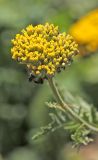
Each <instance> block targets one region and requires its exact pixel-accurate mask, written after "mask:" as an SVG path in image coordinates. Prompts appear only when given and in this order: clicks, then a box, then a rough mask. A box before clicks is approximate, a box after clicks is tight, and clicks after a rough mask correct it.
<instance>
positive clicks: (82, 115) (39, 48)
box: [11, 23, 98, 145]
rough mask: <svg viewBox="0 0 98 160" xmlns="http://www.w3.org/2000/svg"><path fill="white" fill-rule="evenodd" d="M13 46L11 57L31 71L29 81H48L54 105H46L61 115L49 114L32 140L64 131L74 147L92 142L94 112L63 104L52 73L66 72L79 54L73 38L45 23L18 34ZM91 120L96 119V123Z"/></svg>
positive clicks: (70, 104)
mask: <svg viewBox="0 0 98 160" xmlns="http://www.w3.org/2000/svg"><path fill="white" fill-rule="evenodd" d="M12 44H13V47H12V49H11V54H12V58H13V59H14V60H17V61H18V62H19V63H21V64H25V65H26V67H27V68H28V70H29V72H30V77H29V80H30V81H32V80H33V81H34V82H35V83H43V82H44V80H47V81H48V82H49V85H50V88H51V89H52V91H53V94H54V96H55V98H56V100H57V103H53V104H52V103H48V106H49V107H51V108H54V109H56V110H58V113H59V112H60V113H61V114H56V115H55V114H53V113H52V114H51V118H52V120H53V121H52V122H51V123H50V124H49V125H47V126H45V127H42V128H41V132H38V134H37V135H35V136H34V137H33V138H37V137H38V136H39V135H42V134H45V133H47V132H49V131H51V132H53V131H55V130H56V129H59V128H63V129H67V130H69V133H70V134H71V138H72V139H73V141H74V142H75V144H76V145H78V144H80V143H83V144H87V143H88V142H89V141H91V139H90V138H89V137H88V134H89V133H91V131H93V132H98V128H97V127H95V126H94V124H93V123H97V122H98V119H97V115H96V111H95V110H94V112H93V111H92V109H91V110H89V109H88V108H85V107H82V109H81V107H78V108H76V107H75V106H74V103H70V102H71V101H70V102H67V101H66V102H64V100H63V98H62V96H61V93H60V91H59V90H58V88H57V86H56V84H55V81H54V75H55V73H56V72H57V73H58V72H60V71H61V70H62V69H65V68H66V67H67V66H68V65H69V64H70V63H71V62H72V60H73V57H74V56H75V55H76V54H78V53H79V52H78V45H77V43H76V42H75V41H74V39H73V38H72V36H70V35H67V34H66V33H65V32H64V33H60V32H59V29H58V27H57V26H56V27H55V26H54V25H53V24H48V23H46V24H45V25H37V26H34V27H33V26H32V25H29V26H28V27H27V28H26V29H25V30H22V32H21V34H17V35H16V37H15V39H13V40H12ZM86 114H87V116H86ZM93 116H94V118H93ZM62 117H63V120H62ZM90 117H92V121H91V118H90ZM57 119H59V122H60V121H61V122H60V123H59V124H58V121H57ZM93 119H94V120H95V119H96V122H95V121H94V120H93Z"/></svg>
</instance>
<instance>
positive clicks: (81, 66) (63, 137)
mask: <svg viewBox="0 0 98 160" xmlns="http://www.w3.org/2000/svg"><path fill="white" fill-rule="evenodd" d="M97 7H98V6H97V0H93V1H89V0H86V1H85V0H83V1H81V0H70V1H69V0H28V1H27V0H0V154H1V156H0V160H11V159H12V160H20V159H21V160H22V159H23V160H31V159H32V160H33V159H34V160H59V159H60V160H61V158H60V157H64V158H62V159H66V154H65V152H62V150H63V148H65V144H66V143H67V142H69V135H68V134H67V133H66V132H62V131H56V132H55V133H52V134H50V135H47V136H46V137H42V138H40V139H39V140H36V141H33V140H32V135H33V134H34V133H35V132H36V129H37V128H39V127H40V126H43V125H47V124H48V123H49V122H50V118H49V117H48V110H49V109H48V107H47V106H46V105H45V102H47V101H50V100H51V101H52V100H53V97H52V96H51V95H52V93H51V91H50V89H49V87H48V84H47V82H46V83H45V84H44V85H35V84H34V83H29V82H28V73H27V71H26V69H25V67H24V66H22V65H19V64H17V63H15V62H13V60H12V59H11V55H10V48H11V39H12V38H13V37H14V35H15V34H16V33H18V32H19V31H20V29H22V28H25V26H27V25H28V24H31V23H32V24H33V25H36V24H39V23H44V22H52V23H54V24H56V25H58V26H60V30H61V31H67V30H69V27H70V26H71V24H72V23H73V22H74V21H75V20H77V19H79V18H80V16H83V15H85V14H86V13H87V12H88V11H90V10H92V9H93V8H97ZM56 79H57V80H58V82H59V85H60V87H61V89H62V92H63V91H64V90H65V89H66V90H69V91H71V92H72V93H73V94H75V95H79V96H82V97H83V98H85V99H86V100H87V101H89V103H93V104H94V105H95V106H96V107H97V106H98V98H97V93H98V53H95V54H93V56H90V57H87V58H86V59H85V58H83V59H81V60H79V61H76V62H75V63H74V64H73V65H71V66H70V67H69V68H68V69H67V70H66V71H64V72H63V73H61V74H59V75H56ZM64 92H65V91H64ZM60 154H62V156H60ZM74 159H75V160H76V158H74ZM67 160H68V158H67ZM69 160H71V159H69Z"/></svg>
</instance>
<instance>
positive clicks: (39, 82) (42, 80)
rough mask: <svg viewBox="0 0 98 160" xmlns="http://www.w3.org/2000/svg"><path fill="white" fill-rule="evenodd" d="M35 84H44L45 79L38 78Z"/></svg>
mask: <svg viewBox="0 0 98 160" xmlns="http://www.w3.org/2000/svg"><path fill="white" fill-rule="evenodd" d="M34 82H35V83H37V84H43V82H44V79H42V78H38V79H35V80H34Z"/></svg>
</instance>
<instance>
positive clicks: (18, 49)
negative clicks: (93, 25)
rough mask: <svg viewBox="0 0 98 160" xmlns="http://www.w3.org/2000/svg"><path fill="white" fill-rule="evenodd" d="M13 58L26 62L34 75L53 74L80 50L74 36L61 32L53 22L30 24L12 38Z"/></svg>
mask: <svg viewBox="0 0 98 160" xmlns="http://www.w3.org/2000/svg"><path fill="white" fill-rule="evenodd" d="M12 44H13V48H12V49H11V53H12V58H13V59H15V60H17V61H19V62H21V63H23V64H26V65H27V67H28V68H29V70H30V71H31V72H32V74H33V75H34V76H38V77H42V78H45V77H48V76H53V75H54V74H55V72H56V71H60V70H61V69H62V68H65V67H66V65H67V64H68V63H69V62H70V61H71V60H72V57H73V56H74V55H76V53H77V52H78V49H77V44H76V43H75V41H74V40H73V38H72V36H70V35H66V33H59V30H58V27H57V26H56V27H55V26H54V25H53V24H48V23H46V24H45V25H37V26H32V25H29V26H28V27H27V28H26V29H25V30H22V33H21V34H17V35H16V37H15V39H13V40H12Z"/></svg>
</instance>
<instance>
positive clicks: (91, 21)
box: [69, 9, 98, 52]
mask: <svg viewBox="0 0 98 160" xmlns="http://www.w3.org/2000/svg"><path fill="white" fill-rule="evenodd" d="M69 33H70V34H71V35H72V36H73V37H74V38H75V40H76V41H77V42H78V43H79V44H81V45H85V46H86V49H87V50H88V51H91V52H92V51H96V49H98V9H96V10H94V11H91V12H90V13H88V14H87V15H86V16H84V17H83V18H81V19H80V20H79V21H77V22H76V23H75V24H73V25H72V26H71V28H70V31H69Z"/></svg>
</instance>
